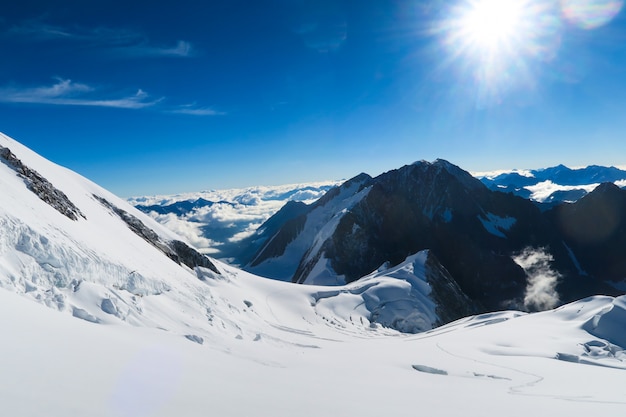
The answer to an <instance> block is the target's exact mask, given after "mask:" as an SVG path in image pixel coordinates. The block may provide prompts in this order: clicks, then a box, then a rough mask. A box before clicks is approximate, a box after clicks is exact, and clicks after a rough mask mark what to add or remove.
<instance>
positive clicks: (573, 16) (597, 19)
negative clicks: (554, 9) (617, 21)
mask: <svg viewBox="0 0 626 417" xmlns="http://www.w3.org/2000/svg"><path fill="white" fill-rule="evenodd" d="M623 6H624V2H623V1H622V0H561V9H562V12H563V17H564V18H565V19H566V20H567V21H568V22H569V23H571V24H573V25H575V26H578V27H579V28H581V29H596V28H599V27H600V26H604V25H606V24H607V23H609V22H610V21H611V20H613V18H615V16H617V14H618V13H619V12H620V11H621V10H622V7H623Z"/></svg>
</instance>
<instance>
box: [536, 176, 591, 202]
mask: <svg viewBox="0 0 626 417" xmlns="http://www.w3.org/2000/svg"><path fill="white" fill-rule="evenodd" d="M597 186H598V184H585V185H559V184H555V183H553V182H552V181H550V180H546V181H542V182H540V183H537V184H535V185H529V186H527V187H525V188H526V189H527V190H528V191H530V192H531V193H532V194H531V196H530V198H531V199H532V200H535V201H539V202H544V201H546V200H547V199H548V197H550V196H551V195H552V193H554V192H556V191H571V190H578V189H583V190H585V191H587V192H588V193H590V192H591V191H593V190H594V189H595V188H596V187H597Z"/></svg>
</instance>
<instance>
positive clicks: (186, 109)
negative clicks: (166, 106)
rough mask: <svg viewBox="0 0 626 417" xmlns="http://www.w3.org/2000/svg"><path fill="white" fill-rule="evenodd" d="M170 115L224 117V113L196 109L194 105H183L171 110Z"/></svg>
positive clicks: (204, 108) (207, 109)
mask: <svg viewBox="0 0 626 417" xmlns="http://www.w3.org/2000/svg"><path fill="white" fill-rule="evenodd" d="M171 113H177V114H188V115H190V116H224V115H225V114H226V113H224V112H221V111H218V110H215V109H212V108H210V107H198V106H197V105H196V104H185V105H182V106H179V107H178V108H175V109H173V110H171Z"/></svg>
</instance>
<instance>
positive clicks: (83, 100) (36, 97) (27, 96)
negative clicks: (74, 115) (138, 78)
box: [0, 79, 163, 109]
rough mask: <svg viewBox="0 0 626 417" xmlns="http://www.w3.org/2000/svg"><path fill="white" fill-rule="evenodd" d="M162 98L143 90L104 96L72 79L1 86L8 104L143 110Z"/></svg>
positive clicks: (2, 98)
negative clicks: (39, 83) (44, 84)
mask: <svg viewBox="0 0 626 417" xmlns="http://www.w3.org/2000/svg"><path fill="white" fill-rule="evenodd" d="M162 100H163V99H162V98H159V99H151V98H150V96H149V95H148V94H147V93H146V92H145V91H143V90H141V89H139V90H137V92H136V93H135V94H133V95H125V96H118V97H114V96H112V95H111V94H107V96H106V97H105V92H101V91H99V90H98V89H96V88H95V87H91V86H89V85H87V84H82V83H75V82H73V81H72V80H69V79H57V82H56V83H55V84H53V85H50V86H39V87H27V88H18V87H4V88H0V102H5V103H29V104H48V105H57V106H91V107H114V108H122V109H142V108H146V107H152V106H154V105H156V104H157V103H159V102H160V101H162Z"/></svg>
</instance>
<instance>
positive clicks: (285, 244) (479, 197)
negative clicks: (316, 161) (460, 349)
mask: <svg viewBox="0 0 626 417" xmlns="http://www.w3.org/2000/svg"><path fill="white" fill-rule="evenodd" d="M625 199H626V191H624V190H621V189H619V188H618V187H617V186H615V185H613V184H611V183H604V184H603V185H601V186H600V187H598V188H597V189H596V190H594V191H593V192H591V193H590V194H588V195H586V196H585V197H584V198H582V199H581V200H579V201H577V202H576V203H574V204H563V205H557V206H555V207H553V208H552V209H551V210H542V209H540V208H539V207H538V206H537V205H536V204H534V203H532V202H531V201H530V200H527V199H523V198H520V197H518V196H515V195H513V194H510V193H501V192H497V191H492V190H489V189H488V188H487V187H486V186H485V185H483V184H482V183H481V182H480V181H479V180H478V179H476V178H474V177H473V176H471V175H470V174H469V173H468V172H466V171H463V170H462V169H460V168H459V167H457V166H454V165H452V164H450V163H449V162H446V161H443V160H437V161H435V162H433V163H429V162H426V161H419V162H416V163H414V164H412V165H407V166H405V167H402V168H400V169H397V170H393V171H390V172H387V173H384V174H382V175H380V176H378V177H376V178H371V177H369V176H367V175H365V174H361V175H359V176H357V177H355V178H353V179H352V180H349V181H347V182H345V183H344V184H342V185H341V186H340V187H338V188H336V189H334V190H333V191H332V192H329V193H327V194H326V195H325V196H324V197H322V198H321V199H320V200H318V201H317V202H315V203H314V204H312V205H310V206H309V210H308V212H306V213H303V214H301V215H300V216H298V217H296V218H293V219H290V220H289V221H286V222H284V224H283V226H282V228H279V229H278V230H277V231H276V233H275V234H274V235H273V236H271V237H267V238H266V240H265V243H264V244H263V245H262V246H261V248H260V249H259V251H258V252H257V253H256V254H255V256H254V257H252V258H251V260H250V261H249V263H248V264H247V265H246V266H245V269H246V270H248V271H250V272H253V273H256V274H259V275H262V276H267V277H271V278H275V279H282V280H285V279H287V280H288V279H291V280H292V281H294V282H299V283H308V284H341V283H344V282H351V281H353V280H356V279H358V278H360V277H361V276H363V275H364V274H366V273H367V271H369V270H372V269H373V268H376V267H377V266H378V265H380V264H383V263H385V262H389V264H390V265H396V264H399V263H401V262H402V261H403V260H404V259H405V258H406V257H407V256H408V255H410V254H413V253H416V252H418V251H421V250H430V251H431V252H432V255H433V256H434V257H436V258H437V259H438V260H439V261H440V263H441V265H442V266H443V267H444V269H446V270H447V271H449V273H450V274H451V276H452V277H453V279H454V281H455V282H456V283H457V284H458V286H459V287H460V289H461V290H462V291H463V292H464V293H465V294H467V295H468V296H469V297H470V299H472V300H473V301H474V302H475V303H477V304H479V305H482V306H483V308H486V309H487V310H493V309H498V308H518V307H521V306H524V308H528V309H545V308H551V307H554V306H557V305H559V303H562V302H568V301H572V300H575V299H578V298H581V297H586V296H589V295H592V294H597V293H603V294H613V295H618V294H621V293H622V291H623V287H624V285H625V282H626V281H624V277H626V264H625V263H624V262H623V260H622V257H621V255H619V254H622V253H625V252H626V241H624V239H623V236H625V233H624V227H626V204H625V203H624V201H625ZM273 220H276V219H273ZM537 288H542V292H541V294H536V290H537Z"/></svg>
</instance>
